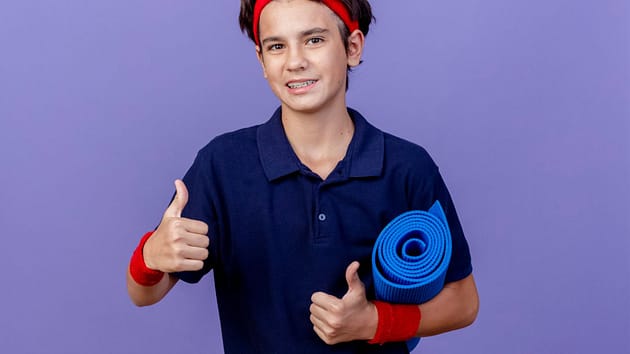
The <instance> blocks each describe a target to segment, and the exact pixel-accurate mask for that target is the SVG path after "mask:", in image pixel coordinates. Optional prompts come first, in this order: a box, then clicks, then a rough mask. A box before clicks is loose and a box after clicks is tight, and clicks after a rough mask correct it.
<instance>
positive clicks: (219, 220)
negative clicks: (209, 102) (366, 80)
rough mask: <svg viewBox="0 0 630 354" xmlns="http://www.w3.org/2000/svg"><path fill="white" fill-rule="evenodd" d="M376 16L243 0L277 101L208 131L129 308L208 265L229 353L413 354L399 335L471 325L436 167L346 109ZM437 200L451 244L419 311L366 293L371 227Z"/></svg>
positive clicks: (141, 261)
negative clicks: (248, 122)
mask: <svg viewBox="0 0 630 354" xmlns="http://www.w3.org/2000/svg"><path fill="white" fill-rule="evenodd" d="M371 20H372V13H371V8H370V5H369V3H368V1H367V0H324V1H315V0H258V1H255V0H242V2H241V15H240V23H241V28H242V29H244V31H246V32H247V33H248V35H249V37H250V38H251V39H252V40H253V41H254V43H255V44H256V55H257V57H258V59H259V61H260V64H261V66H262V69H263V74H264V77H265V78H266V79H267V81H268V83H269V85H270V87H271V89H272V91H273V92H274V93H275V95H276V96H277V97H278V98H279V100H280V102H281V107H280V108H279V109H278V110H277V111H276V112H275V113H274V114H273V116H272V117H271V119H270V120H269V121H268V122H266V123H264V124H261V125H259V126H255V127H250V128H245V129H242V130H239V131H236V132H232V133H228V134H224V135H222V136H219V137H217V138H215V139H213V140H212V141H211V142H210V143H209V144H208V145H207V146H206V147H205V148H203V149H202V150H201V151H200V152H199V154H198V155H197V158H196V159H195V162H194V163H193V165H192V166H191V168H190V169H189V171H188V172H187V173H186V175H185V177H184V179H183V181H180V180H177V181H176V182H175V186H176V194H175V197H174V199H173V201H172V202H171V204H170V205H169V207H168V208H167V209H166V211H165V213H164V216H163V218H162V221H161V223H160V225H159V226H158V228H157V229H156V230H155V231H154V232H150V233H147V234H146V235H145V237H143V238H142V240H141V242H140V244H139V246H138V248H137V249H136V251H135V252H134V255H133V257H132V260H131V263H130V267H129V272H128V275H127V285H128V291H129V295H130V297H131V299H132V301H133V302H134V303H135V304H137V305H139V306H143V305H150V304H153V303H156V302H158V301H160V300H161V299H162V298H163V297H164V296H165V295H166V294H167V293H168V292H169V290H170V289H171V288H172V287H173V286H174V285H175V283H176V282H177V281H178V280H179V279H181V280H184V281H186V282H191V283H195V282H197V281H199V280H200V279H201V277H202V276H203V275H204V274H206V273H207V272H208V271H210V270H211V269H213V270H214V278H215V284H216V292H217V302H218V306H219V315H220V318H221V327H222V334H223V342H224V350H225V353H408V350H407V347H406V345H405V343H404V341H405V340H407V339H410V338H412V337H414V336H430V335H435V334H438V333H442V332H445V331H449V330H454V329H457V328H462V327H465V326H467V325H469V324H470V323H472V322H473V321H474V319H475V317H476V314H477V308H478V297H477V291H476V288H475V283H474V280H473V277H472V266H471V263H470V254H469V251H468V246H467V243H466V240H465V238H464V235H463V232H462V230H461V226H460V224H459V220H458V218H457V214H456V212H455V209H454V206H453V204H452V201H451V199H450V196H449V194H448V191H447V189H446V186H445V185H444V182H443V181H442V178H441V177H440V174H439V171H438V168H437V166H436V165H435V164H434V163H433V161H432V160H431V158H430V157H429V156H428V154H427V153H426V151H425V150H424V149H422V148H421V147H419V146H417V145H415V144H412V143H409V142H407V141H404V140H402V139H399V138H396V137H394V136H391V135H389V134H386V133H383V132H381V131H380V130H378V129H376V128H374V127H373V126H371V125H370V124H369V123H368V122H367V121H366V120H365V119H364V118H363V117H362V116H361V115H360V114H359V113H358V112H356V111H354V110H351V109H348V108H347V107H346V94H345V93H346V89H347V71H348V70H349V69H350V68H351V67H354V66H357V65H359V63H360V62H361V54H362V51H363V46H364V39H365V38H364V36H365V35H366V34H367V33H368V30H369V25H370V22H371ZM435 200H439V201H440V203H441V204H442V206H443V207H444V210H445V213H446V215H447V219H448V223H449V227H450V229H451V234H452V239H453V240H452V241H453V253H452V258H451V263H450V265H449V269H448V272H447V275H446V284H445V286H444V289H443V290H442V291H441V292H440V293H439V294H438V295H437V296H436V297H435V298H434V299H432V300H431V301H429V302H427V303H425V304H421V305H398V304H388V303H384V302H380V301H374V300H373V299H374V287H373V283H372V270H371V264H370V256H371V252H372V247H373V245H374V242H375V239H376V237H377V236H378V234H379V232H380V230H382V229H383V227H384V226H385V225H386V224H387V223H388V222H389V221H390V220H392V219H393V218H394V217H396V216H397V215H399V214H400V213H402V212H404V211H407V210H411V209H419V210H427V209H428V208H429V207H430V206H431V204H433V202H434V201H435ZM164 274H167V275H166V276H165V275H164ZM376 344H380V345H376Z"/></svg>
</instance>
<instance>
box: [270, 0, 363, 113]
mask: <svg viewBox="0 0 630 354" xmlns="http://www.w3.org/2000/svg"><path fill="white" fill-rule="evenodd" d="M340 22H341V21H340V20H339V19H338V18H337V16H336V15H335V14H334V13H333V12H332V11H331V10H330V9H329V8H328V7H326V5H324V4H322V3H319V2H316V1H310V0H289V1H287V0H282V1H280V0H278V1H272V2H271V3H269V5H267V6H266V7H265V8H264V9H263V11H262V14H261V16H260V22H259V29H260V40H261V45H260V49H259V50H258V59H259V60H260V62H261V64H262V66H263V71H264V76H265V78H266V79H267V81H268V82H269V86H271V89H272V91H273V92H274V93H275V94H276V96H277V97H278V98H279V99H280V101H282V104H283V109H289V110H293V111H295V112H303V113H314V112H318V111H319V110H321V109H322V108H323V107H327V106H329V105H330V104H340V105H342V107H344V108H345V88H346V69H347V66H348V65H350V66H355V65H358V61H359V60H360V51H359V53H358V57H357V55H351V56H349V55H348V54H347V53H346V49H345V47H344V43H343V39H342V38H341V34H340V32H339V24H340ZM362 44H363V43H362V41H361V45H362Z"/></svg>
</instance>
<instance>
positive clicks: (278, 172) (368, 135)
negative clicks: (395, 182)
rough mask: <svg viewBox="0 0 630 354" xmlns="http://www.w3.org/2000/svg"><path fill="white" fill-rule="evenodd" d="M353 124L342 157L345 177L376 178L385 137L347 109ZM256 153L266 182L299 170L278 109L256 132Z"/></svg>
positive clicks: (380, 165)
mask: <svg viewBox="0 0 630 354" xmlns="http://www.w3.org/2000/svg"><path fill="white" fill-rule="evenodd" d="M348 113H349V114H350V117H352V120H353V121H354V135H353V137H352V140H351V141H350V146H349V147H348V152H347V155H346V157H344V163H343V165H344V166H346V168H344V170H345V171H344V174H346V173H347V176H348V177H374V176H379V175H380V174H381V171H382V169H383V156H384V140H385V139H384V135H383V132H382V131H380V130H378V129H376V128H375V127H374V126H372V125H371V124H370V123H368V122H367V121H366V120H365V118H363V116H362V115H361V114H360V113H359V112H357V111H355V110H353V109H351V108H348ZM257 141H258V151H259V155H260V162H261V163H262V166H263V169H264V171H265V175H266V176H267V179H268V180H269V181H273V180H275V179H278V178H280V177H283V176H286V175H289V174H291V173H294V172H298V171H299V170H300V161H299V159H298V158H297V156H296V155H295V153H294V152H293V149H292V148H291V145H290V144H289V140H288V139H287V136H286V134H285V133H284V127H283V126H282V109H281V108H278V109H276V111H275V112H274V114H273V115H272V116H271V119H269V120H268V121H267V122H266V123H264V124H262V125H260V126H259V127H258V131H257Z"/></svg>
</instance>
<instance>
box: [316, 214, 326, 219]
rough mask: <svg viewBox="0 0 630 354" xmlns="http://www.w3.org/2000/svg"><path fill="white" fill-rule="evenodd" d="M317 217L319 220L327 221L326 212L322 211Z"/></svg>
mask: <svg viewBox="0 0 630 354" xmlns="http://www.w3.org/2000/svg"><path fill="white" fill-rule="evenodd" d="M317 218H318V219H319V221H326V214H324V213H320V214H319V215H317Z"/></svg>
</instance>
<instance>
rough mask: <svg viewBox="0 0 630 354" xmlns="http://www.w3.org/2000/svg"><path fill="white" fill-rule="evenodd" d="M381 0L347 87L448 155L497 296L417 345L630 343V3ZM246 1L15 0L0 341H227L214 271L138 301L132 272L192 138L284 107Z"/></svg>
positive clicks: (5, 138) (140, 346) (1, 112)
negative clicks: (260, 54)
mask: <svg viewBox="0 0 630 354" xmlns="http://www.w3.org/2000/svg"><path fill="white" fill-rule="evenodd" d="M373 7H374V11H375V14H376V16H377V19H378V22H377V24H376V25H375V26H374V27H373V32H371V33H370V34H369V35H368V41H367V48H366V53H365V62H364V64H363V65H362V67H361V68H359V69H358V70H357V71H356V72H355V73H354V74H352V76H351V89H350V92H349V94H348V96H349V104H350V105H351V106H353V107H355V108H357V109H359V110H360V111H362V112H363V113H364V114H365V115H366V116H367V118H368V119H369V120H370V121H371V122H372V123H374V124H375V125H377V126H379V127H381V128H382V129H384V130H386V131H389V132H392V133H394V134H397V135H400V136H402V137H405V138H407V139H410V140H412V141H415V142H417V143H419V144H421V145H423V146H425V147H426V148H427V149H428V150H429V151H430V152H431V154H432V155H433V157H434V158H435V159H436V161H437V162H438V164H439V165H440V166H441V169H442V172H443V174H444V176H445V179H446V181H447V184H448V185H449V187H450V189H451V192H452V194H453V197H454V199H455V202H456V204H457V206H458V210H459V213H460V217H461V219H462V223H463V225H464V229H465V231H466V234H467V237H468V240H469V243H470V246H471V250H472V254H473V263H474V269H475V273H474V274H475V276H476V280H477V284H478V287H479V293H480V297H481V311H480V313H479V317H478V319H477V322H476V323H475V324H474V325H473V326H472V327H470V328H468V329H466V330H463V331H458V332H453V333H450V334H446V335H442V336H438V337H433V338H428V339H425V341H424V342H423V343H422V345H421V346H420V348H419V349H418V350H416V351H415V353H595V352H598V353H629V352H630V339H629V338H630V300H629V299H630V203H629V201H630V27H629V23H630V15H629V14H630V3H629V2H628V1H626V0H592V1H573V0H529V1H504V0H487V1H436V2H427V1H416V0H404V1H403V0H396V1H384V0H381V1H376V0H375V1H373ZM237 13H238V1H235V0H230V1H228V0H221V1H207V0H206V1H198V0H190V1H163V0H152V1H141V0H138V1H98V2H96V1H85V0H57V1H43V0H40V1H32V0H15V1H11V0H8V1H2V2H0V163H1V166H2V167H1V170H0V226H1V228H0V233H1V235H2V238H1V243H0V269H2V270H3V277H2V281H1V285H0V287H1V288H0V352H2V353H141V352H145V353H184V352H185V353H221V352H222V350H221V339H220V332H219V325H218V317H217V313H216V304H215V299H214V291H213V285H212V281H211V277H208V278H206V279H204V280H203V281H202V282H201V283H200V284H199V285H196V286H190V285H185V284H179V285H178V286H177V287H176V288H175V289H174V290H173V291H172V292H171V294H169V296H168V297H167V298H166V299H165V300H164V301H163V302H161V303H160V304H159V305H157V306H153V307H150V308H136V307H134V306H133V305H132V304H131V302H130V301H129V299H128V298H127V294H126V289H125V277H124V275H125V269H126V266H127V262H128V259H129V256H130V254H131V252H132V250H133V248H134V247H135V246H136V244H137V242H138V240H139V238H140V236H141V235H142V234H143V233H144V232H145V231H147V230H148V229H151V228H152V227H153V226H155V225H156V224H157V223H158V222H159V219H160V217H161V214H162V212H163V210H164V208H165V206H166V204H167V203H168V200H169V198H170V196H171V193H172V192H173V187H172V181H173V179H175V178H178V177H181V176H182V175H183V174H184V172H185V171H186V169H187V168H188V166H189V164H190V163H191V162H192V159H193V158H194V156H195V153H196V151H197V150H198V149H199V148H201V147H202V146H203V145H204V144H205V143H206V142H207V141H208V140H209V139H210V138H211V137H213V136H215V135H217V134H220V133H222V132H226V131H229V130H233V129H236V128H239V127H243V126H247V125H251V124H256V123H260V122H263V121H264V120H266V119H267V118H268V117H269V116H270V114H271V113H272V110H273V108H274V107H275V106H276V105H277V101H276V100H275V97H274V96H273V95H272V93H271V91H270V90H269V89H268V87H267V84H266V82H265V81H264V79H263V77H262V75H261V72H260V68H259V66H258V64H257V62H256V59H255V56H254V51H253V48H252V45H251V44H250V42H248V41H247V40H246V39H245V37H244V36H243V35H241V34H240V32H239V30H238V27H237V22H236V17H237ZM252 296H255V294H252Z"/></svg>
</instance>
